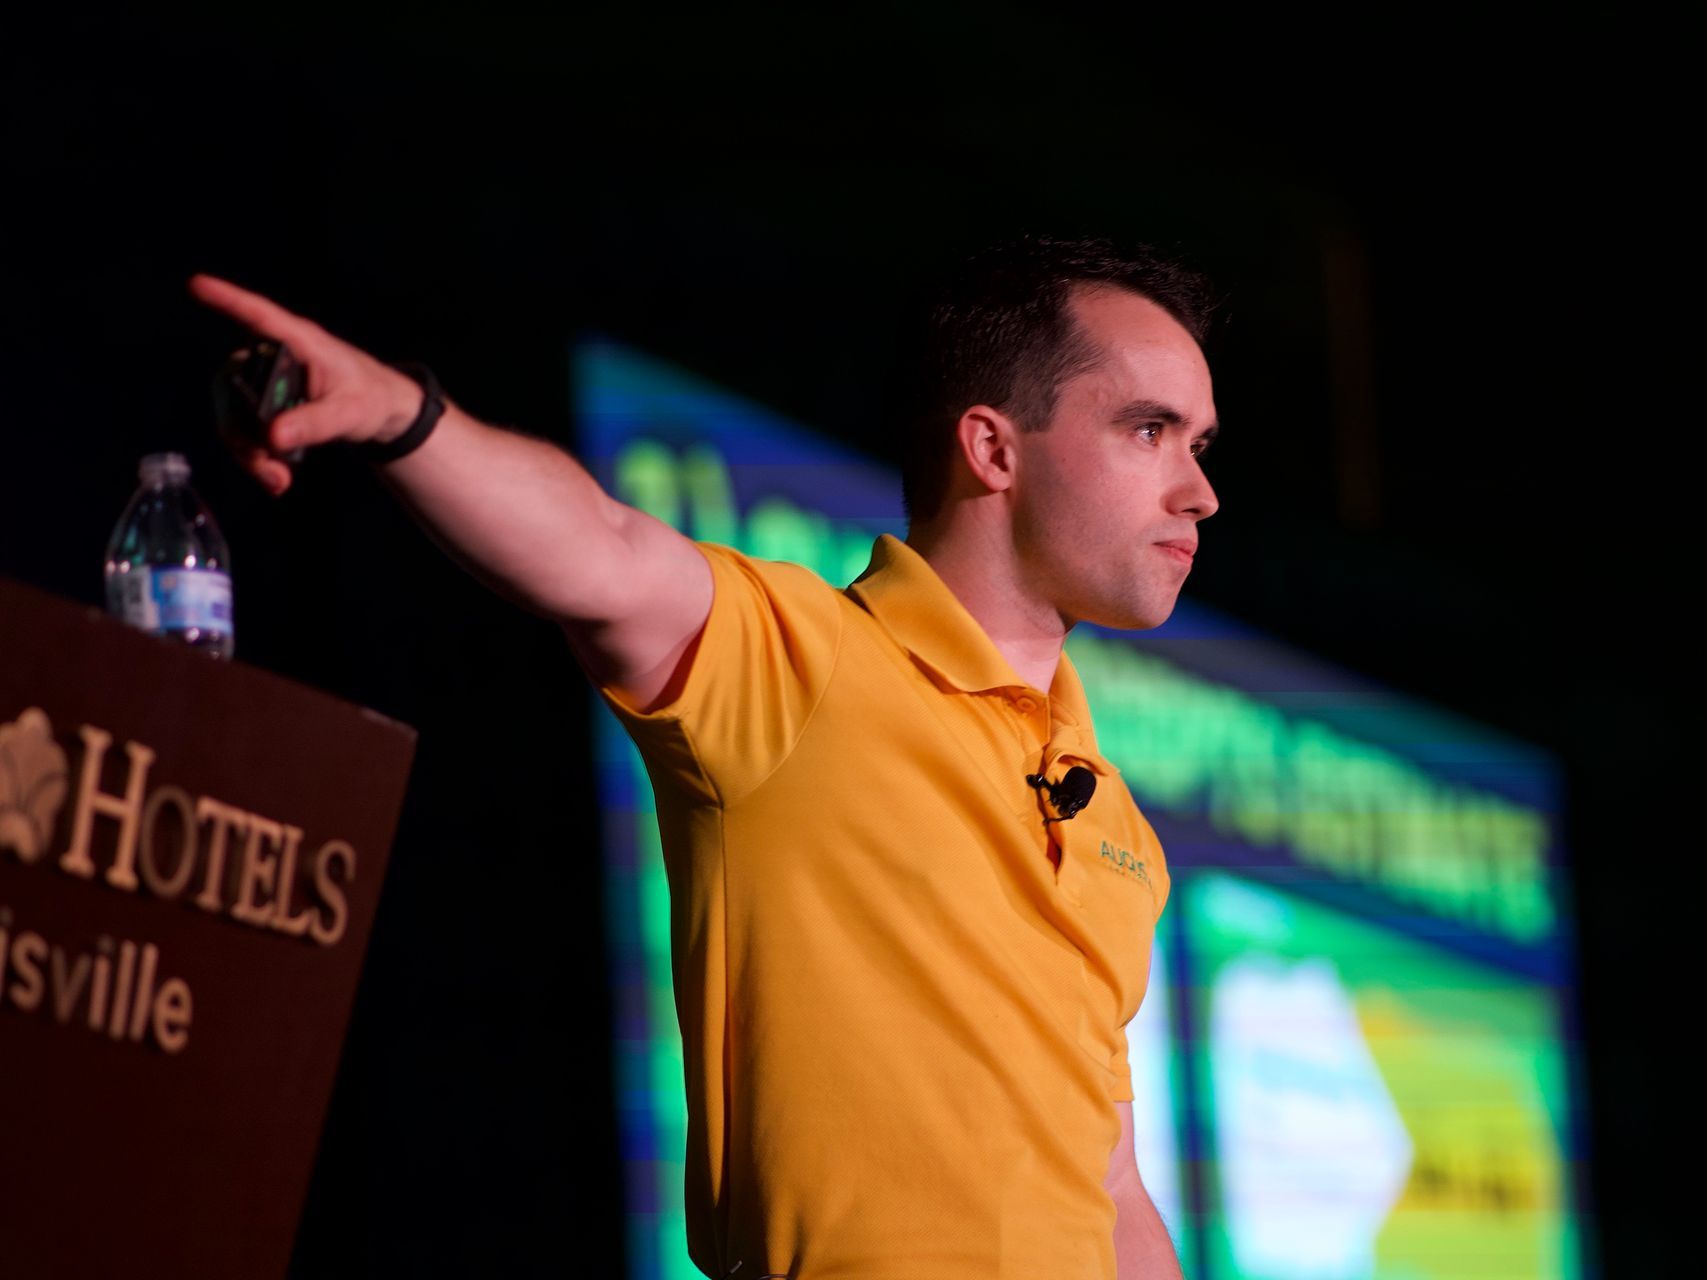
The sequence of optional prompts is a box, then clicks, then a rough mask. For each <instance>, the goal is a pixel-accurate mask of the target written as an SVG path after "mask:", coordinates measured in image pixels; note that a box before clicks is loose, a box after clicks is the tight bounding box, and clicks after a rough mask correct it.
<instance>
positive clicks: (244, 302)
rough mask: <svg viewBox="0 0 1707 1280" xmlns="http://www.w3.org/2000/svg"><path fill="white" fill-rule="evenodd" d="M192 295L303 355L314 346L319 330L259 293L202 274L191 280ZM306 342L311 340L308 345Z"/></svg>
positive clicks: (311, 323)
mask: <svg viewBox="0 0 1707 1280" xmlns="http://www.w3.org/2000/svg"><path fill="white" fill-rule="evenodd" d="M190 293H191V294H192V295H194V296H195V297H196V298H197V299H198V300H199V301H201V302H205V303H207V305H208V306H210V307H213V308H215V309H216V310H219V311H223V312H225V314H226V315H228V316H230V317H231V318H232V319H234V320H238V321H241V322H242V323H243V324H246V325H248V326H249V327H250V328H251V329H253V330H254V331H255V332H256V333H259V334H261V335H263V336H265V337H268V338H277V339H278V340H279V341H280V342H283V343H286V344H287V345H289V346H292V347H294V348H295V349H296V351H297V353H298V354H299V355H300V354H302V352H303V350H304V347H305V346H306V345H311V344H312V342H313V331H314V329H315V327H316V326H315V325H314V322H313V321H311V320H306V319H304V318H303V317H302V316H299V315H297V314H295V313H294V312H290V311H286V310H285V309H284V308H283V307H281V306H279V304H278V303H276V302H273V301H270V300H269V299H267V298H263V297H262V296H261V295H260V294H258V293H250V292H249V291H248V290H247V289H240V288H238V287H237V286H236V285H234V284H232V283H231V282H230V281H229V280H221V279H220V278H219V277H218V276H210V275H204V274H201V273H198V274H196V275H193V276H191V277H190ZM304 339H307V342H306V343H305V341H304Z"/></svg>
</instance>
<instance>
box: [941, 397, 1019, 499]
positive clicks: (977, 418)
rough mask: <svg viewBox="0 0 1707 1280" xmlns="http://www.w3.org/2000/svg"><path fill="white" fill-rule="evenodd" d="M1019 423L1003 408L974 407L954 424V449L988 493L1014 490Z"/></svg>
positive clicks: (980, 405) (976, 405) (981, 405)
mask: <svg viewBox="0 0 1707 1280" xmlns="http://www.w3.org/2000/svg"><path fill="white" fill-rule="evenodd" d="M1018 435H1019V424H1018V423H1016V422H1015V421H1014V420H1013V419H1012V418H1010V417H1008V415H1007V414H1005V413H1003V412H1002V411H1001V410H1000V409H992V408H991V407H990V406H989V405H987V404H975V405H973V406H972V407H971V408H970V409H968V410H967V411H966V412H965V413H963V414H961V415H960V421H958V422H956V423H955V424H954V439H955V446H956V448H957V449H958V450H959V453H960V460H961V462H963V463H964V464H965V465H966V469H967V470H968V471H970V472H971V473H972V475H973V476H974V477H975V478H976V479H977V481H978V484H979V486H980V487H981V488H982V489H983V490H984V491H985V492H987V493H999V492H1001V491H1003V490H1006V489H1009V488H1012V487H1013V483H1014V473H1015V468H1016V466H1017V464H1018V458H1017V456H1016V454H1015V451H1014V441H1015V439H1016V438H1017V437H1018Z"/></svg>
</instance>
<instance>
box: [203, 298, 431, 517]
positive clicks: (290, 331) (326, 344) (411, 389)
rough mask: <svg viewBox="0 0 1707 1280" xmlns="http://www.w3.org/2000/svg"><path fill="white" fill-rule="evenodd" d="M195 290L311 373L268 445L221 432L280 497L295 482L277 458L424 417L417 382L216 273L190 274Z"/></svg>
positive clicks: (379, 434)
mask: <svg viewBox="0 0 1707 1280" xmlns="http://www.w3.org/2000/svg"><path fill="white" fill-rule="evenodd" d="M190 293H191V294H192V295H193V296H194V297H195V298H196V299H197V300H198V301H200V302H204V303H206V304H207V305H208V306H210V307H213V308H214V309H215V310H217V311H223V312H224V313H225V314H226V315H228V316H230V317H231V318H232V319H234V320H237V321H239V322H241V323H242V324H245V325H247V326H248V327H249V328H250V329H252V330H254V331H255V332H256V333H258V334H260V335H261V336H262V337H265V338H272V339H273V340H275V341H277V342H282V343H284V344H285V345H287V346H288V347H289V348H290V349H291V351H292V352H294V353H295V355H296V358H297V360H298V361H299V362H301V364H302V365H303V366H304V368H305V369H306V371H307V379H308V388H307V389H308V399H307V400H306V401H305V402H304V403H302V404H300V405H297V406H296V407H295V408H293V409H287V410H286V411H285V412H284V413H281V414H280V415H279V416H278V417H276V418H274V419H273V421H272V423H271V425H270V426H269V427H268V430H267V443H268V447H266V448H263V447H262V446H260V445H258V444H256V443H255V442H254V441H252V440H245V439H241V438H239V437H236V436H234V435H232V434H230V433H229V432H228V431H226V430H225V428H224V427H223V426H222V427H221V430H220V434H221V438H222V439H224V441H225V443H226V446H227V447H228V448H230V449H231V451H232V454H233V455H234V456H235V457H236V459H237V462H238V464H239V465H240V466H242V467H243V469H244V470H246V471H248V472H249V473H250V474H251V475H253V476H254V477H255V478H256V479H257V480H258V481H260V482H261V484H262V485H264V486H265V487H266V488H267V490H268V492H270V493H272V494H273V495H274V496H275V497H277V496H278V495H279V494H281V493H283V492H284V491H285V490H286V489H288V488H290V482H291V469H290V466H289V464H287V463H286V462H284V461H283V460H282V459H281V458H280V457H279V456H278V455H280V454H283V453H287V452H289V451H290V450H292V449H302V448H312V447H313V446H315V445H318V444H325V443H327V442H328V441H331V440H346V441H352V442H354V441H362V440H389V439H392V438H394V437H396V436H398V435H401V434H402V433H403V432H404V431H405V430H407V429H408V426H409V424H410V423H411V422H412V421H414V418H415V415H416V413H417V412H419V410H420V407H421V388H420V386H419V385H418V384H417V383H416V382H415V381H414V380H413V379H412V378H410V377H409V376H408V375H407V374H404V373H400V372H398V371H397V370H396V369H393V368H392V367H391V366H390V365H387V364H385V363H384V362H382V361H380V360H376V359H375V358H374V357H373V356H370V355H369V354H368V353H367V352H365V351H362V350H361V349H360V348H358V347H354V346H351V345H350V344H349V343H347V342H345V341H343V340H342V339H341V338H336V337H334V336H333V335H332V334H330V333H327V332H326V330H324V329H322V328H321V327H320V326H319V325H317V324H315V323H314V321H312V320H309V319H307V318H305V317H303V316H299V315H296V314H294V313H293V312H290V311H286V310H285V309H284V308H283V307H281V306H279V305H278V304H277V303H276V302H272V301H270V300H269V299H267V298H263V297H262V296H261V295H260V294H258V293H250V292H249V291H248V290H247V289H241V288H238V286H236V285H234V284H232V283H231V282H230V281H227V280H221V279H219V278H217V277H215V276H209V275H194V276H191V277H190Z"/></svg>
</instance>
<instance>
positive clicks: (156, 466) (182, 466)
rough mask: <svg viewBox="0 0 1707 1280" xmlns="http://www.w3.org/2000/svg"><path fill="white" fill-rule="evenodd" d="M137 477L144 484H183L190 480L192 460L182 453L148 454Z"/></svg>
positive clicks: (137, 469)
mask: <svg viewBox="0 0 1707 1280" xmlns="http://www.w3.org/2000/svg"><path fill="white" fill-rule="evenodd" d="M136 477H137V479H139V480H141V481H142V483H143V484H183V483H184V482H185V481H186V480H188V479H189V478H190V460H189V459H188V458H186V457H185V456H184V455H183V454H181V453H150V454H146V455H144V457H143V459H142V462H141V463H140V464H139V465H138V466H137V468H136Z"/></svg>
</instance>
